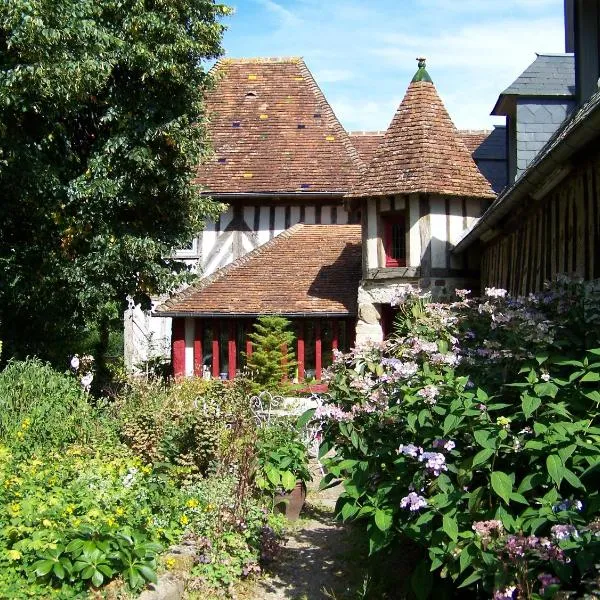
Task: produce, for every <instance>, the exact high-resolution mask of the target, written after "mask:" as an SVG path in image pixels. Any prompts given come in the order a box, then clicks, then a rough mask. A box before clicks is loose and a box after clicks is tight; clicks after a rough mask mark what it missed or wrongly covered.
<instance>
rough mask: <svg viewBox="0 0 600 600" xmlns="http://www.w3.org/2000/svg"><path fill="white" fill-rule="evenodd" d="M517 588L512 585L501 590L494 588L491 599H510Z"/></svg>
mask: <svg viewBox="0 0 600 600" xmlns="http://www.w3.org/2000/svg"><path fill="white" fill-rule="evenodd" d="M516 590H517V588H516V586H514V585H511V586H509V587H505V588H504V589H503V590H495V591H494V596H493V600H512V599H513V598H514V597H515V592H516Z"/></svg>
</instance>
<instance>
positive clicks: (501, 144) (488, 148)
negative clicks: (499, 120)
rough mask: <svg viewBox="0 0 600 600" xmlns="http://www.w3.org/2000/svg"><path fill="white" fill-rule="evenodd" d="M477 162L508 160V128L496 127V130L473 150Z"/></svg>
mask: <svg viewBox="0 0 600 600" xmlns="http://www.w3.org/2000/svg"><path fill="white" fill-rule="evenodd" d="M473 158H474V159H475V162H477V161H478V160H503V161H505V160H506V126H505V125H494V129H493V130H492V131H489V132H488V135H487V136H486V137H485V139H483V140H482V141H481V143H480V144H479V146H477V148H475V149H474V150H473Z"/></svg>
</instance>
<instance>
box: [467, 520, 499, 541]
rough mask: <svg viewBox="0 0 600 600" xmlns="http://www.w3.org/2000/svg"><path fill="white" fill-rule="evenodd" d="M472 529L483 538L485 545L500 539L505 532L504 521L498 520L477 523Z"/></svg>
mask: <svg viewBox="0 0 600 600" xmlns="http://www.w3.org/2000/svg"><path fill="white" fill-rule="evenodd" d="M471 529H472V530H473V531H474V532H475V533H476V534H477V535H478V536H479V537H480V538H481V541H482V542H483V544H484V545H486V544H488V543H489V542H490V541H491V540H492V539H493V538H495V537H500V536H501V535H502V533H503V532H504V526H503V525H502V521H499V520H498V519H491V520H489V521H476V522H475V523H473V525H471Z"/></svg>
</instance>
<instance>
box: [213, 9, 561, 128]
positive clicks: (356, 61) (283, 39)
mask: <svg viewBox="0 0 600 600" xmlns="http://www.w3.org/2000/svg"><path fill="white" fill-rule="evenodd" d="M224 1H225V3H226V4H228V5H229V6H232V7H233V8H234V10H235V13H234V14H233V16H231V17H229V18H227V19H226V21H225V23H226V25H227V26H228V30H227V32H226V33H225V36H224V40H223V45H224V48H225V52H226V56H229V57H232V58H240V57H258V56H302V57H303V58H304V60H305V62H306V64H307V66H308V68H309V69H310V70H311V72H312V73H313V75H314V77H315V79H316V80H317V83H318V84H319V86H320V87H321V89H322V90H323V92H324V93H325V96H326V98H327V99H328V101H329V103H330V104H331V106H332V108H333V110H334V112H335V113H336V115H337V116H338V118H339V119H340V121H341V122H342V125H343V126H344V127H345V128H346V129H347V130H348V131H357V130H366V131H377V130H385V129H387V127H388V125H389V123H390V121H391V120H392V117H393V116H394V112H395V111H396V108H397V107H398V104H399V103H400V102H401V100H402V98H403V96H404V93H405V91H406V88H407V86H408V84H409V83H410V80H411V78H412V76H413V75H414V73H415V71H416V68H417V63H416V60H415V59H416V58H417V57H418V56H425V57H426V58H427V70H428V72H429V74H430V75H431V78H432V79H433V82H434V84H435V86H436V88H437V91H438V93H439V94H440V96H441V98H442V100H443V101H444V103H445V105H446V108H447V109H448V112H449V113H450V116H451V117H452V120H453V121H454V123H455V125H456V126H457V127H458V128H459V129H491V128H492V126H493V124H494V123H502V122H503V121H502V119H498V118H497V117H490V115H489V113H490V111H491V110H492V108H493V106H494V104H495V102H496V100H497V98H498V95H499V94H500V93H501V91H502V90H503V89H505V88H506V87H507V86H508V85H510V83H512V81H514V79H516V77H518V75H519V74H520V73H522V72H523V70H524V69H525V68H526V67H527V66H528V65H529V64H530V63H531V62H533V60H534V59H535V53H536V52H541V53H548V52H550V53H555V52H563V51H564V29H563V0H501V1H500V0H230V1H229V2H227V0H224Z"/></svg>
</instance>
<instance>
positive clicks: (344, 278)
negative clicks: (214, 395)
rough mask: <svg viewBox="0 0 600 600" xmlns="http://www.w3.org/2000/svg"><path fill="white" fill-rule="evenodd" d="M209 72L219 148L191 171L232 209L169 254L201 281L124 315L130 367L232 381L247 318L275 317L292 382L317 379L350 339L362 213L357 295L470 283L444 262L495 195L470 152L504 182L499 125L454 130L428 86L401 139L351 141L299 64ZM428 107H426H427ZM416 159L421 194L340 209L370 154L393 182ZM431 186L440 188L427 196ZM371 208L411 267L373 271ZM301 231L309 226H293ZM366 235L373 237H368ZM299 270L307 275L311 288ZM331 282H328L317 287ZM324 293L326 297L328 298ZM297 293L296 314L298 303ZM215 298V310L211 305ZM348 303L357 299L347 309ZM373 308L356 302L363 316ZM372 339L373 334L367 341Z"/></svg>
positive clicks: (360, 136) (408, 106)
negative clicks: (284, 330) (285, 333)
mask: <svg viewBox="0 0 600 600" xmlns="http://www.w3.org/2000/svg"><path fill="white" fill-rule="evenodd" d="M422 72H423V73H424V68H423V70H422ZM215 73H216V75H217V83H216V86H215V88H214V90H213V91H212V92H211V93H210V94H209V95H208V97H207V99H206V103H207V111H208V114H209V116H210V123H209V126H208V131H209V134H210V141H211V143H212V145H213V147H214V151H215V153H214V158H213V159H212V160H211V161H210V162H208V163H206V164H204V165H201V166H200V167H199V170H198V182H199V183H200V184H201V185H203V186H204V189H205V193H206V194H210V195H211V196H212V197H213V198H215V199H216V200H220V201H222V202H224V203H226V204H227V206H228V208H227V210H226V212H224V213H223V214H222V215H221V217H220V218H219V219H218V220H217V221H216V222H210V223H208V224H207V227H206V229H205V230H204V231H203V232H200V233H199V234H198V236H197V237H196V238H195V239H194V240H192V241H191V242H190V245H189V247H188V248H186V249H182V250H180V251H178V253H177V256H178V257H179V258H180V259H181V260H184V261H186V262H187V263H188V265H189V266H190V268H192V269H195V270H197V272H198V274H199V277H201V278H202V279H199V280H198V282H197V283H196V284H194V285H193V286H192V287H190V288H189V289H188V290H185V291H184V292H182V293H181V294H178V295H176V296H175V297H174V298H172V299H170V300H168V301H167V302H165V303H164V304H160V303H159V304H160V306H159V308H158V309H157V310H156V311H155V312H154V315H155V316H150V314H145V313H142V312H141V311H140V310H139V309H136V308H133V309H132V310H130V311H129V313H128V314H127V315H126V358H127V363H128V365H129V366H133V365H135V364H136V363H139V362H142V361H143V360H145V359H147V358H150V357H151V356H160V355H163V356H168V355H169V354H171V355H172V358H173V364H174V370H175V373H176V374H178V375H181V374H186V375H192V374H198V373H199V372H200V370H202V371H204V372H206V371H207V370H208V372H209V373H211V374H212V375H213V376H216V375H219V376H220V375H222V374H224V375H226V376H232V375H233V374H234V373H235V372H236V371H237V370H238V369H239V368H240V367H241V366H242V363H243V352H244V351H248V350H249V348H247V347H246V341H245V339H246V335H247V332H248V331H249V329H250V328H251V325H252V322H253V320H254V319H255V318H256V317H257V316H258V315H260V314H275V313H276V314H283V315H287V316H289V317H290V318H291V319H292V320H293V322H294V328H295V330H296V336H297V340H298V341H297V348H296V353H297V357H298V362H299V376H300V377H302V376H303V375H305V374H308V375H311V376H312V375H315V376H320V373H321V369H322V367H323V366H326V365H327V363H328V361H329V360H330V357H331V353H332V350H333V349H334V348H339V349H343V348H345V347H347V346H348V344H350V343H351V342H352V341H353V339H354V331H355V326H356V320H357V303H356V298H357V295H358V294H359V292H358V290H359V279H360V278H361V277H359V276H358V275H356V273H357V271H356V270H355V269H356V267H357V263H354V262H353V263H352V264H351V261H350V262H349V260H350V258H349V257H353V260H355V259H356V256H357V254H356V253H357V251H358V249H359V248H360V241H359V240H357V236H359V233H358V232H359V231H360V228H358V227H356V226H351V225H350V224H351V223H353V222H359V220H360V218H361V213H362V219H363V224H364V225H365V232H368V235H366V234H365V233H363V239H364V240H365V243H366V244H368V246H369V248H370V251H369V252H370V254H369V253H366V252H365V250H364V249H363V256H364V261H363V263H362V264H363V267H364V269H365V271H364V273H363V276H362V278H363V279H364V280H365V281H366V283H364V284H363V285H362V286H361V288H360V290H361V291H360V297H361V298H362V297H363V296H364V294H365V293H366V290H368V289H369V290H370V289H371V288H370V287H369V285H370V283H373V281H375V284H376V285H375V287H377V286H382V287H387V284H388V283H399V282H400V283H402V282H403V283H406V282H415V281H419V282H420V283H421V284H424V285H430V284H431V285H435V284H439V285H437V288H439V289H440V290H441V289H442V288H444V289H445V288H446V287H447V286H449V285H451V284H452V283H453V282H454V280H451V279H448V277H449V276H450V275H452V276H455V277H459V280H460V281H461V282H463V281H464V277H465V276H466V275H469V271H468V269H465V268H463V267H465V266H466V265H463V262H462V259H460V260H454V259H452V260H451V259H450V258H448V257H447V248H446V245H447V242H448V240H450V241H453V240H455V239H457V238H458V235H459V233H460V232H461V231H462V229H463V228H464V227H466V226H468V225H470V224H471V223H472V222H473V220H474V219H476V218H477V217H478V216H479V214H480V212H481V209H482V199H485V198H489V197H492V196H493V194H492V191H491V189H490V187H489V185H488V184H487V183H486V182H485V180H484V179H483V177H481V175H480V174H479V172H478V171H477V168H476V167H475V164H474V163H473V160H472V158H471V156H472V157H474V158H475V159H476V160H477V161H480V164H481V167H482V169H483V170H486V169H487V171H486V172H489V174H490V179H491V180H492V181H493V182H494V185H496V186H503V185H504V180H503V178H502V172H503V167H502V165H503V162H502V161H503V153H502V152H500V155H498V149H499V148H500V146H501V145H502V142H503V140H504V137H503V136H502V135H500V136H499V135H498V133H499V131H498V130H496V131H494V132H492V134H491V135H490V132H485V131H465V132H457V131H456V130H455V129H454V126H453V125H452V123H451V121H450V119H449V117H448V116H447V114H446V113H445V109H444V108H443V106H442V104H441V101H440V100H439V98H438V97H437V94H436V93H435V88H433V85H432V84H428V86H429V85H430V86H431V88H429V87H428V86H423V87H422V89H421V88H419V87H418V86H415V87H413V88H411V89H410V90H409V91H410V94H407V99H406V102H405V103H404V104H403V107H401V108H402V111H401V112H408V113H409V116H408V117H407V119H406V124H407V125H410V129H409V130H408V131H407V133H406V134H404V136H403V137H402V136H401V137H398V136H397V133H398V131H399V130H400V129H401V128H402V127H404V125H403V124H402V123H404V121H402V123H399V124H395V125H394V124H393V127H391V128H390V131H388V132H387V133H386V132H353V133H350V134H348V133H346V132H345V131H344V129H343V128H342V126H341V125H340V123H339V122H338V120H337V119H336V117H335V115H334V113H333V111H332V110H331V108H330V106H329V105H328V103H327V101H326V100H325V98H324V96H323V94H322V93H321V91H320V89H319V88H318V86H317V84H316V83H315V81H314V79H313V78H312V76H311V74H310V72H309V71H308V69H307V68H306V65H305V64H304V62H303V61H302V60H301V59H298V58H289V59H235V60H232V59H227V60H223V61H220V62H219V63H217V65H216V67H215ZM420 73H421V71H420ZM425 83H428V82H426V81H425ZM419 90H420V91H419ZM423 90H424V91H425V92H426V94H425V95H422V93H421V92H422V91H423ZM432 99H433V101H434V103H433V105H432V106H430V107H429V108H426V107H425V105H427V104H428V103H429V102H430V101H431V100H432ZM423 111H425V112H423ZM428 119H431V123H432V124H433V125H434V129H435V132H436V133H435V135H433V134H432V135H429V134H427V135H426V136H425V137H423V135H421V133H422V129H423V127H422V126H425V125H427V121H428ZM394 122H395V123H396V120H395V121H394ZM419 122H420V123H421V124H420V125H419ZM419 132H421V133H419ZM415 143H416V145H415V146H413V144H415ZM381 145H383V146H385V147H384V149H383V150H382V149H380V148H379V147H380V146H381ZM436 145H437V146H436ZM401 147H402V150H401V151H402V152H405V155H402V156H400V155H399V154H398V152H399V149H400V148H401ZM411 148H412V154H411ZM436 148H437V149H436ZM423 150H426V151H427V153H426V155H427V156H428V159H427V160H428V161H429V162H427V161H425V163H424V164H423V165H421V167H420V170H419V171H418V172H416V171H415V178H416V180H422V181H421V182H420V183H417V184H416V187H415V185H413V186H412V187H410V189H409V188H408V187H404V188H403V187H400V188H398V189H394V191H392V192H390V191H389V190H387V188H386V189H383V188H382V189H381V190H380V189H379V188H378V189H377V190H376V189H375V188H369V189H368V192H369V195H370V196H372V197H373V198H372V201H369V202H362V201H361V200H353V201H352V202H351V203H347V202H344V197H345V195H346V194H347V192H348V191H349V190H351V189H352V188H353V187H354V189H355V190H358V189H362V188H360V186H359V185H358V183H357V182H359V181H360V179H361V177H363V175H364V173H365V168H366V165H367V164H370V163H371V162H372V161H373V160H374V159H375V165H376V166H375V167H373V169H381V168H383V169H384V170H385V169H386V168H387V166H386V165H388V164H389V162H390V161H389V158H390V157H392V161H391V162H392V164H393V165H394V169H395V170H394V174H395V175H398V174H399V173H400V171H399V169H400V168H401V167H399V164H400V163H403V161H404V159H405V158H406V157H409V158H410V160H411V161H412V162H409V163H407V164H406V165H405V166H406V168H407V173H408V172H410V171H411V169H413V168H414V167H415V166H416V165H418V164H420V160H421V159H420V158H419V156H417V155H418V154H419V153H421V152H422V151H423ZM440 150H441V152H440ZM439 156H442V157H443V156H445V157H446V158H443V160H442V163H443V166H442V170H441V171H439V170H438V171H435V169H434V163H435V162H436V161H437V157H439ZM498 158H500V160H498ZM386 161H387V162H386ZM380 163H381V164H384V166H383V167H381V165H380ZM377 165H380V166H377ZM432 169H434V170H433V171H432ZM465 169H466V170H465ZM442 171H443V172H444V177H445V178H446V179H443V177H442V175H441V172H442ZM463 171H464V172H463ZM391 176H392V175H390V177H391ZM370 177H371V179H369V181H370V182H371V183H372V182H373V176H372V175H371V176H370ZM435 178H437V179H440V178H441V179H440V180H441V181H442V182H443V183H440V184H439V185H438V187H436V188H432V187H431V181H432V180H433V179H435ZM453 180H456V181H459V182H462V184H461V185H462V186H463V187H460V185H459V186H458V187H456V186H457V185H458V184H456V182H454V183H452V184H451V185H450V188H448V189H447V188H446V187H444V186H447V185H448V182H449V181H453ZM369 185H370V184H369ZM472 185H475V192H472V190H471V187H472ZM419 186H420V187H419ZM452 186H454V187H452ZM465 186H466V187H465ZM467 188H468V189H467ZM364 189H367V188H364ZM448 190H450V191H448ZM451 198H452V200H450V199H451ZM484 203H485V202H484ZM347 208H350V211H348V210H347ZM373 210H375V212H376V213H377V214H380V216H386V217H387V216H390V218H392V220H393V218H398V217H401V218H403V219H404V221H402V223H403V224H404V225H403V227H404V228H405V230H403V233H402V235H403V236H404V237H403V238H402V239H403V240H404V242H403V243H405V244H406V251H405V254H406V264H405V265H402V266H401V265H400V264H397V265H393V266H392V265H383V270H382V269H381V268H380V267H381V266H382V265H379V264H377V263H375V262H373V261H374V257H377V256H379V255H378V252H380V250H379V245H381V244H382V243H383V241H384V238H382V237H381V235H380V233H381V231H384V230H385V227H384V226H383V225H382V224H379V225H377V224H376V219H375V220H373V219H372V218H370V215H372V213H373ZM445 211H448V212H445ZM446 221H447V225H445V224H444V223H446ZM398 222H399V221H398ZM298 224H303V225H304V226H305V227H304V228H300V229H298V227H297V225H298ZM397 225H398V223H396V222H394V225H393V226H394V227H397ZM312 226H315V227H316V229H311V228H310V227H312ZM409 226H410V232H411V233H410V235H412V236H413V237H412V238H410V236H409ZM382 227H383V228H384V229H382ZM386 231H387V230H386ZM431 231H433V232H434V234H435V235H433V236H432V235H431V234H430V233H429V232H431ZM316 232H318V237H319V238H320V239H322V243H320V242H319V241H318V240H317V237H315V236H316V235H317V233H316ZM373 232H375V235H379V239H377V240H375V239H374V238H373ZM378 232H379V233H378ZM343 236H346V239H345V245H344V244H342V243H341V242H342V238H343ZM308 240H311V242H310V243H309V241H308ZM374 244H375V246H374ZM328 246H331V247H330V248H329V247H328ZM374 247H376V248H377V249H376V250H375V253H373V248H374ZM278 253H281V260H278V259H277V255H278ZM332 253H333V254H332ZM292 256H293V258H292ZM309 266H311V268H310V269H308V267H309ZM359 267H360V265H359ZM278 269H279V271H278ZM281 270H283V271H284V272H285V273H286V275H285V276H284V274H283V272H281ZM359 270H360V269H359ZM375 272H376V273H377V274H376V275H374V273H375ZM307 273H310V274H311V276H314V279H313V280H312V283H311V282H310V281H308V280H307V279H306V274H307ZM250 274H252V277H253V278H254V279H252V278H251V277H250ZM276 274H277V276H275V275H276ZM461 277H462V279H460V278H461ZM394 278H396V280H394ZM431 278H434V279H433V281H432V279H431ZM327 279H331V281H332V284H331V285H330V286H327V285H325V282H326V280H327ZM370 279H372V280H373V281H369V280H370ZM457 281H458V280H457ZM440 282H441V283H440ZM244 289H247V290H248V293H247V294H245V293H244ZM228 290H231V294H228V293H227V291H228ZM324 290H329V292H331V294H333V295H332V296H331V297H329V298H328V299H327V300H326V299H325V298H324V297H323V294H324V293H325V292H324ZM369 293H370V292H369ZM298 294H300V298H301V302H300V304H302V307H303V308H299V306H300V304H298V302H297V301H296V300H298ZM315 294H316V295H315ZM217 295H219V296H220V297H221V301H219V302H216V303H215V298H216V296H217ZM349 296H351V297H353V298H354V300H353V301H349V300H348V297H349ZM267 298H270V299H271V300H270V301H268V302H267ZM163 300H164V299H163ZM325 300H326V301H325ZM332 307H333V308H332ZM368 312H369V309H368V307H366V306H365V305H364V302H363V309H362V313H363V321H364V319H365V318H366V316H367V313H368ZM378 314H379V313H378ZM157 317H160V318H157ZM359 329H360V327H359ZM380 336H381V331H380V330H377V332H376V333H375V335H374V337H375V338H378V337H380ZM153 342H154V344H153Z"/></svg>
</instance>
